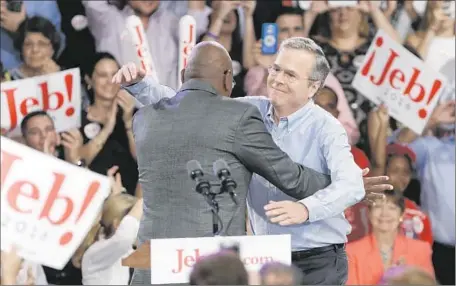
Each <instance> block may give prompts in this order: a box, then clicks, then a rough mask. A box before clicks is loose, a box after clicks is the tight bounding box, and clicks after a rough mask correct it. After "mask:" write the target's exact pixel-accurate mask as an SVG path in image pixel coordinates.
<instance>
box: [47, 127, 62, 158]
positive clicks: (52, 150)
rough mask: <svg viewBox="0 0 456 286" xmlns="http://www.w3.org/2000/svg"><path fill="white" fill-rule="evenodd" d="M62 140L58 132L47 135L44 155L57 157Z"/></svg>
mask: <svg viewBox="0 0 456 286" xmlns="http://www.w3.org/2000/svg"><path fill="white" fill-rule="evenodd" d="M60 144H61V139H60V136H59V134H57V132H50V133H47V134H46V135H45V138H44V143H43V153H45V154H48V155H51V156H56V155H57V154H56V152H57V146H60Z"/></svg>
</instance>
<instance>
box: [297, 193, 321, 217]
mask: <svg viewBox="0 0 456 286" xmlns="http://www.w3.org/2000/svg"><path fill="white" fill-rule="evenodd" d="M298 202H299V203H301V204H303V205H304V206H305V207H306V208H307V211H308V212H309V219H308V220H307V221H308V222H314V221H317V220H320V219H321V218H322V217H323V216H324V212H323V211H318V210H322V209H323V208H322V207H321V204H320V202H319V201H318V199H317V198H315V197H314V196H310V197H307V198H305V199H303V200H300V201H298Z"/></svg>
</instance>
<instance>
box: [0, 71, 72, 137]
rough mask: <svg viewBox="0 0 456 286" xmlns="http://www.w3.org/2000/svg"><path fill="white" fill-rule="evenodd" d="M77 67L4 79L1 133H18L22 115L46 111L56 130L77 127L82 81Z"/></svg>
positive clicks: (14, 134) (16, 134)
mask: <svg viewBox="0 0 456 286" xmlns="http://www.w3.org/2000/svg"><path fill="white" fill-rule="evenodd" d="M80 78H81V77H80V72H79V69H70V70H65V71H62V72H58V73H53V74H49V75H45V76H38V77H32V78H27V79H21V80H14V81H9V82H3V83H2V86H1V126H2V134H5V133H7V134H8V135H11V136H18V135H20V128H19V126H20V124H21V121H22V119H23V118H24V116H26V115H27V114H28V113H30V112H32V111H35V110H45V111H47V112H48V113H49V115H50V116H51V117H52V118H53V119H54V122H55V125H56V129H57V131H58V132H61V131H65V130H69V129H71V128H74V127H79V126H80V121H81V119H80V116H81V115H80V114H81V84H80Z"/></svg>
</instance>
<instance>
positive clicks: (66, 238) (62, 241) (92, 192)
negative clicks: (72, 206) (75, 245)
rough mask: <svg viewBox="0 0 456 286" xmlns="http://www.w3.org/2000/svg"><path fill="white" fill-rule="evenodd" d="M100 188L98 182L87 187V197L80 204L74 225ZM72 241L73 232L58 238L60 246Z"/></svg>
mask: <svg viewBox="0 0 456 286" xmlns="http://www.w3.org/2000/svg"><path fill="white" fill-rule="evenodd" d="M99 187H100V183H99V182H92V183H91V184H90V186H89V190H88V191H87V195H86V197H85V198H84V202H83V203H82V206H81V210H80V211H79V214H78V216H77V218H76V221H75V224H77V223H78V222H79V220H80V219H81V217H82V215H83V214H84V212H85V210H86V209H87V207H88V206H89V204H90V202H92V199H93V197H94V196H95V194H96V193H97V192H98V188H99ZM72 239H73V232H71V231H67V232H65V233H64V234H62V236H61V237H60V241H59V243H60V245H66V244H68V243H69V242H70V241H71V240H72Z"/></svg>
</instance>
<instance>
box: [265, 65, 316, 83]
mask: <svg viewBox="0 0 456 286" xmlns="http://www.w3.org/2000/svg"><path fill="white" fill-rule="evenodd" d="M282 71H283V77H284V78H285V80H286V81H287V82H288V83H294V82H296V81H297V80H299V79H307V80H309V81H318V80H317V79H313V78H300V77H299V76H298V75H297V74H295V73H294V72H293V71H290V70H284V69H281V68H280V67H279V66H277V65H272V66H270V67H269V68H268V73H269V75H271V76H277V75H278V74H279V73H280V72H282Z"/></svg>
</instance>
